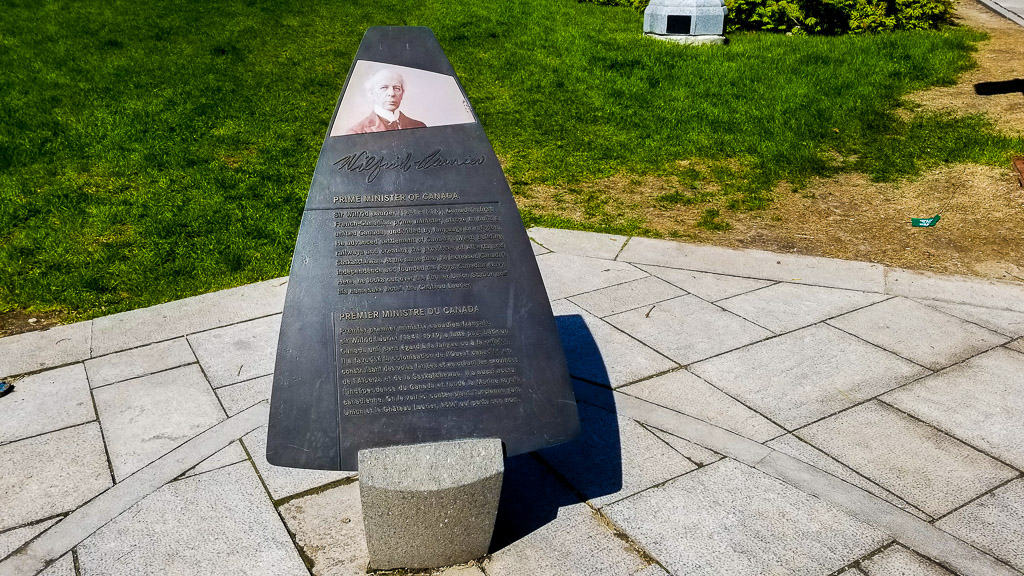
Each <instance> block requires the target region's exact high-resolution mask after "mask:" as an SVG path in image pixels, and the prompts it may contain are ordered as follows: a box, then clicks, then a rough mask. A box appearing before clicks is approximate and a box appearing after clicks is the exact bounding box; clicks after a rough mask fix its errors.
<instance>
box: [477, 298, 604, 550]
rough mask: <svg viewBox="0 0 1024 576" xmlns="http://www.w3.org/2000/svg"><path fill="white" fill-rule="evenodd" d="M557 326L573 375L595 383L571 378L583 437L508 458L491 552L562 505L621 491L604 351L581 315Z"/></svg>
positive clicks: (535, 527) (551, 516)
mask: <svg viewBox="0 0 1024 576" xmlns="http://www.w3.org/2000/svg"><path fill="white" fill-rule="evenodd" d="M555 322H556V324H557V325H558V332H559V335H560V337H561V339H562V347H563V349H564V350H565V356H566V360H567V362H568V364H569V373H570V374H571V375H572V376H574V377H580V378H586V379H587V380H588V381H590V382H593V383H588V382H585V381H582V380H577V379H575V378H574V379H573V386H574V390H575V392H576V402H577V408H578V411H579V416H580V427H581V431H580V435H579V437H578V438H576V439H575V440H573V441H572V442H568V443H565V444H560V445H558V446H553V447H551V448H547V449H545V450H541V451H540V452H537V453H529V454H521V455H518V456H513V457H511V458H508V459H506V460H505V477H504V481H503V484H502V488H501V500H500V502H499V505H498V518H497V521H496V524H495V528H494V537H493V538H492V540H491V552H495V551H498V550H500V549H502V548H504V547H505V546H508V545H509V544H511V543H513V542H515V541H517V540H519V539H521V538H523V537H525V536H527V535H528V534H530V533H532V532H534V531H535V530H538V529H540V528H541V527H543V526H545V525H546V524H548V523H549V522H551V521H553V520H554V519H555V518H556V517H557V516H558V509H559V508H560V507H563V506H570V505H573V504H578V503H579V502H580V501H581V500H589V499H591V498H596V497H599V496H605V495H608V494H614V493H616V492H618V491H619V490H621V489H622V445H621V440H620V437H619V424H618V418H617V417H616V415H615V413H614V412H613V410H614V401H613V398H612V390H611V387H610V386H611V384H610V381H609V378H608V372H607V370H606V368H605V364H604V359H603V358H602V356H601V351H600V350H599V349H598V347H597V343H596V342H595V341H594V337H593V335H592V334H591V333H590V329H589V328H588V327H587V325H586V323H585V322H584V321H583V318H582V317H581V316H579V315H568V316H558V317H556V318H555ZM596 384H600V385H596ZM597 406H602V407H603V408H598V407H597ZM609 410H612V411H609Z"/></svg>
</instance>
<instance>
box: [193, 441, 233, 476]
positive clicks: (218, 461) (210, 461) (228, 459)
mask: <svg viewBox="0 0 1024 576" xmlns="http://www.w3.org/2000/svg"><path fill="white" fill-rule="evenodd" d="M247 459H248V456H246V454H245V450H243V449H242V445H241V444H239V443H238V441H237V440H236V441H235V442H232V443H231V444H228V445H227V446H225V447H224V448H223V449H221V450H220V451H218V452H217V453H216V454H214V455H213V456H210V457H209V458H207V459H206V460H203V461H202V462H200V463H199V464H198V465H197V466H196V467H195V468H192V469H191V470H189V471H188V472H185V473H184V474H182V475H181V477H182V478H188V477H189V476H195V475H197V474H203V473H206V472H209V471H211V470H216V469H218V468H223V467H225V466H230V465H231V464H237V463H239V462H242V461H245V460H247Z"/></svg>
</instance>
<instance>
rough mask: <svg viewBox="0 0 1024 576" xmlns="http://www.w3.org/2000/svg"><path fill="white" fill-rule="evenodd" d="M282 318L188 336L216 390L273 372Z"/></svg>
mask: <svg viewBox="0 0 1024 576" xmlns="http://www.w3.org/2000/svg"><path fill="white" fill-rule="evenodd" d="M280 331H281V315H280V314H275V315H274V316H266V317H264V318H259V319H256V320H251V321H249V322H242V323H239V324H232V325H231V326H225V327H224V328H217V329H215V330H209V331H207V332H201V333H199V334H192V335H190V336H189V337H188V341H189V343H190V344H191V345H192V349H193V350H194V351H195V353H196V357H197V358H199V364H200V365H201V366H202V367H203V372H204V373H205V374H206V377H207V378H208V379H209V380H210V384H211V385H212V386H213V387H214V388H220V387H221V386H227V385H228V384H236V383H238V382H242V381H245V380H249V379H252V378H257V377H259V376H266V375H267V374H271V373H272V372H273V371H274V360H275V359H276V358H277V337H278V334H279V333H280Z"/></svg>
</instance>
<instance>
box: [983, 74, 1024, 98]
mask: <svg viewBox="0 0 1024 576" xmlns="http://www.w3.org/2000/svg"><path fill="white" fill-rule="evenodd" d="M1014 92H1020V94H1021V95H1022V96H1024V78H1014V79H1013V80H1002V81H999V82H978V83H977V84H975V85H974V93H975V94H977V95H978V96H995V95H997V94H1013V93H1014Z"/></svg>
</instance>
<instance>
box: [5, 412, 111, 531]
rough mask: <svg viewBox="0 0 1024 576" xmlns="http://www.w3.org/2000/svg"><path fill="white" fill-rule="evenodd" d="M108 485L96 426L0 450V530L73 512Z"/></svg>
mask: <svg viewBox="0 0 1024 576" xmlns="http://www.w3.org/2000/svg"><path fill="white" fill-rule="evenodd" d="M111 484H112V482H111V479H110V469H109V468H108V467H107V457H106V455H105V454H104V452H103V438H102V435H101V434H100V427H99V425H98V424H96V423H95V422H92V423H89V424H82V425H80V426H75V427H74V428H65V429H63V430H58V431H56V432H51V433H49V434H44V435H42V436H35V437H32V438H27V439H25V440H19V441H17V442H12V443H10V444H6V445H4V446H0V494H3V502H4V505H3V506H0V530H6V529H8V528H13V527H16V526H20V525H22V524H27V523H29V522H35V521H38V520H41V519H43V518H48V517H50V516H54V515H57V514H61V513H64V512H67V511H69V510H73V509H75V508H77V507H78V506H80V505H81V504H83V503H84V502H85V501H87V500H89V499H90V498H92V497H93V496H95V495H97V494H99V493H100V492H102V491H103V490H105V489H107V488H108V487H109V486H110V485H111Z"/></svg>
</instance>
